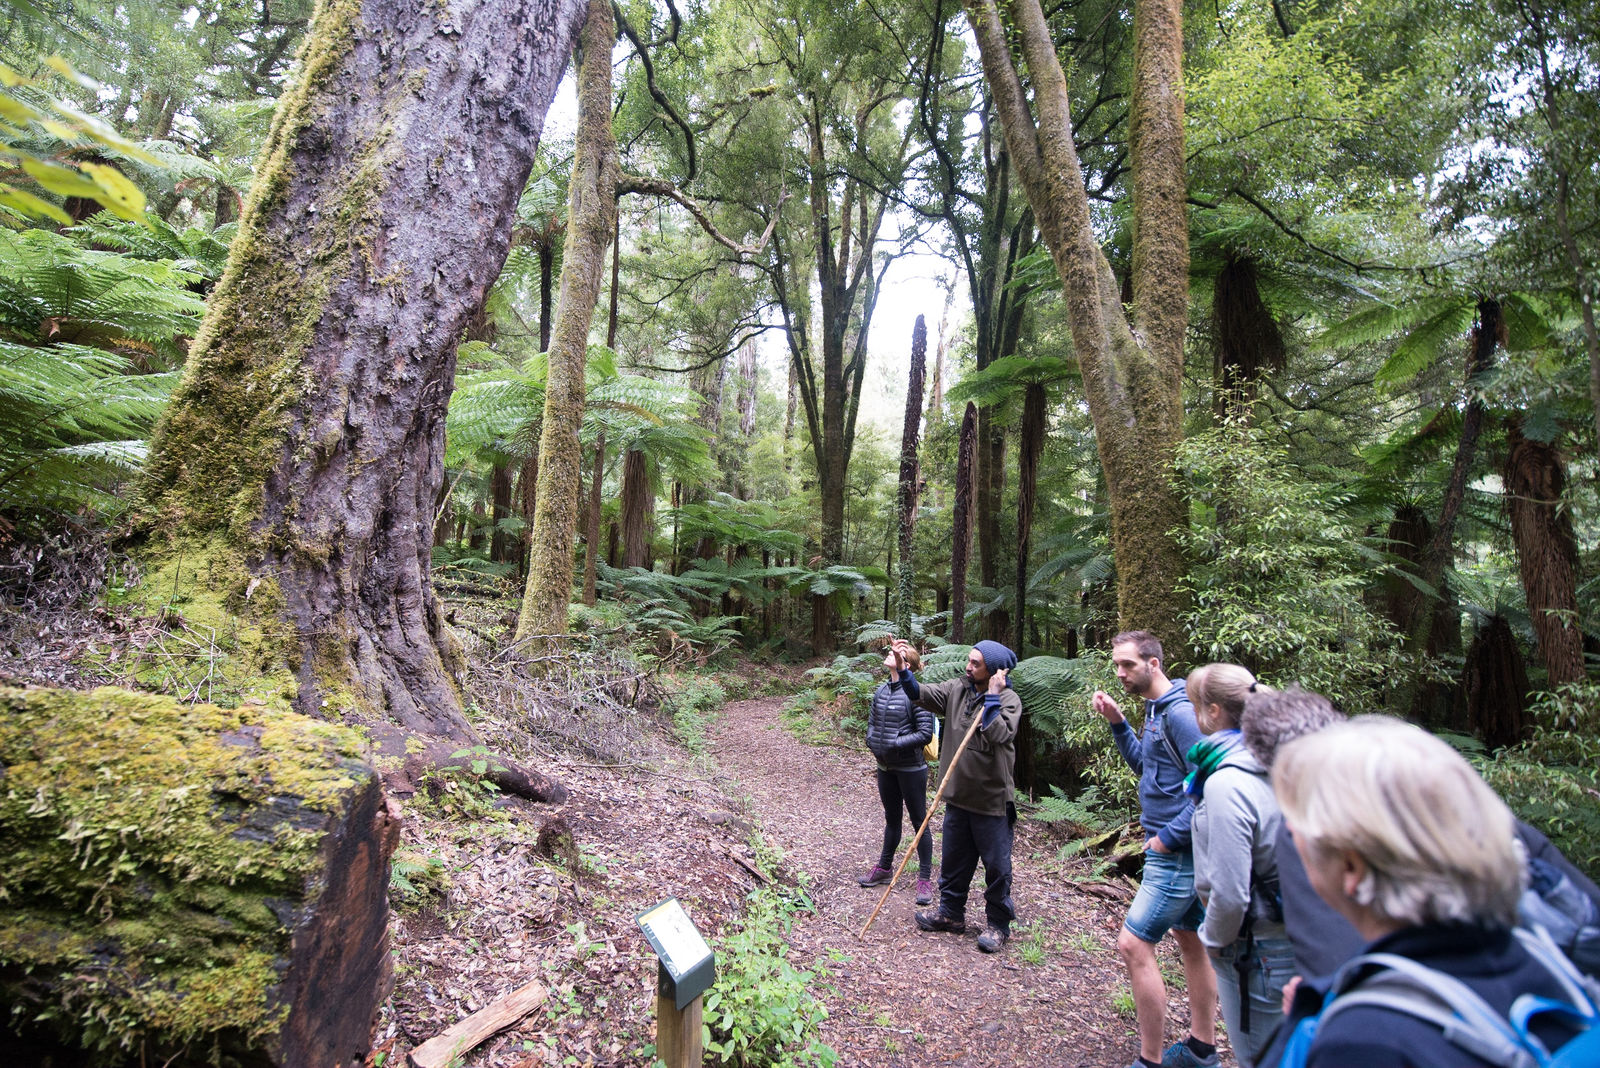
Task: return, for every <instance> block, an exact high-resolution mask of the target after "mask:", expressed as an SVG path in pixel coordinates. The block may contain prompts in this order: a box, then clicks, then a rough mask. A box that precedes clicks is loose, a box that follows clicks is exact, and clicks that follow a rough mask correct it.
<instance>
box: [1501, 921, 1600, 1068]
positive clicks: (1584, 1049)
mask: <svg viewBox="0 0 1600 1068" xmlns="http://www.w3.org/2000/svg"><path fill="white" fill-rule="evenodd" d="M1515 934H1516V936H1517V940H1518V941H1519V942H1521V943H1522V946H1523V948H1524V949H1526V950H1527V951H1528V953H1529V955H1530V956H1532V957H1533V958H1534V959H1535V960H1537V961H1538V962H1539V963H1540V964H1542V965H1544V967H1545V968H1546V969H1547V970H1548V971H1549V972H1550V974H1551V975H1552V976H1554V977H1555V979H1556V980H1557V981H1558V982H1559V983H1560V984H1561V986H1562V989H1563V991H1564V993H1565V995H1566V1000H1565V1001H1562V1000H1558V999H1556V998H1543V997H1536V996H1534V995H1532V994H1523V995H1522V996H1521V997H1519V998H1517V1000H1516V1001H1514V1002H1512V1004H1511V1026H1512V1028H1513V1029H1514V1030H1515V1031H1516V1032H1517V1034H1518V1035H1519V1036H1521V1037H1522V1039H1523V1041H1524V1042H1525V1043H1527V1044H1528V1045H1529V1046H1530V1047H1531V1048H1534V1049H1537V1050H1539V1051H1540V1052H1541V1053H1542V1054H1543V1058H1544V1060H1543V1063H1544V1064H1545V1065H1546V1066H1547V1068H1594V1066H1595V1065H1597V1064H1600V984H1597V983H1596V982H1595V981H1594V980H1593V979H1591V978H1589V977H1588V976H1586V975H1584V974H1583V973H1581V972H1579V971H1578V969H1577V968H1576V967H1574V966H1573V964H1572V962H1571V961H1570V960H1568V959H1567V955H1566V954H1565V953H1563V952H1562V951H1561V950H1560V948H1559V947H1557V946H1556V944H1555V941H1554V940H1553V939H1552V938H1551V937H1550V934H1549V932H1548V931H1545V930H1543V929H1540V928H1535V929H1534V930H1531V931H1530V930H1524V929H1522V928H1518V929H1517V930H1516V932H1515ZM1546 1015H1553V1016H1559V1017H1562V1018H1563V1020H1564V1021H1565V1022H1566V1023H1567V1024H1568V1025H1569V1026H1571V1027H1572V1029H1573V1030H1574V1031H1576V1032H1578V1033H1577V1035H1576V1036H1575V1037H1574V1038H1571V1039H1569V1040H1568V1041H1567V1042H1566V1043H1564V1044H1563V1045H1562V1046H1561V1047H1560V1048H1559V1049H1557V1050H1556V1051H1555V1053H1554V1054H1551V1053H1549V1052H1548V1051H1547V1050H1545V1047H1544V1044H1543V1043H1542V1042H1540V1041H1539V1039H1538V1038H1537V1037H1535V1036H1534V1034H1533V1032H1532V1031H1531V1029H1530V1027H1531V1023H1532V1021H1533V1019H1534V1017H1536V1016H1546Z"/></svg>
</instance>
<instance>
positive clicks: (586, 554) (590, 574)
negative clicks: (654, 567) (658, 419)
mask: <svg viewBox="0 0 1600 1068" xmlns="http://www.w3.org/2000/svg"><path fill="white" fill-rule="evenodd" d="M621 260H622V217H621V216H620V215H618V217H617V222H616V228H615V229H613V230H612V231H611V294H610V297H611V299H610V301H609V304H610V308H609V309H608V311H607V313H606V348H608V349H615V348H616V347H617V302H618V299H619V296H618V292H617V282H618V281H619V275H620V274H621ZM605 473H606V428H605V426H604V425H602V426H601V427H600V432H599V433H598V434H597V435H596V436H595V442H594V482H593V484H592V485H591V486H590V487H589V529H588V530H586V531H585V532H584V538H583V545H584V549H583V603H584V604H587V605H593V604H594V601H595V585H596V581H597V579H598V574H597V572H598V570H599V566H598V565H599V559H600V506H601V500H600V494H601V488H602V485H603V483H604V481H605ZM611 529H612V532H613V535H614V534H615V531H616V528H615V527H612V528H611ZM612 555H613V556H614V555H615V553H613V554H612Z"/></svg>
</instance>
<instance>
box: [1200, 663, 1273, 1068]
mask: <svg viewBox="0 0 1600 1068" xmlns="http://www.w3.org/2000/svg"><path fill="white" fill-rule="evenodd" d="M1188 685H1189V699H1190V700H1191V701H1192V702H1194V708H1195V721H1196V723H1198V725H1199V727H1200V730H1201V731H1202V732H1203V733H1204V734H1205V735H1206V738H1205V739H1204V740H1203V741H1201V742H1199V743H1197V744H1196V745H1195V746H1194V748H1192V749H1191V750H1190V751H1189V762H1190V763H1191V764H1192V765H1194V767H1195V771H1194V773H1193V774H1192V775H1190V777H1189V784H1188V787H1187V789H1188V792H1189V795H1190V797H1191V798H1193V799H1194V802H1195V812H1194V823H1193V824H1192V825H1191V826H1192V830H1193V833H1194V884H1195V890H1196V891H1198V892H1199V894H1200V898H1201V900H1203V901H1204V902H1205V906H1206V912H1205V920H1204V922H1203V923H1201V925H1200V932H1199V933H1200V942H1201V944H1202V945H1204V946H1205V947H1206V952H1207V953H1208V954H1209V955H1210V957H1211V966H1212V968H1213V970H1215V971H1216V973H1217V1000H1218V1002H1219V1003H1220V1004H1221V1007H1222V1018H1223V1020H1224V1021H1225V1022H1226V1023H1227V1025H1228V1038H1229V1041H1231V1042H1232V1043H1233V1052H1234V1056H1235V1057H1237V1058H1238V1061H1239V1064H1240V1066H1241V1068H1254V1065H1255V1064H1256V1062H1257V1061H1258V1060H1259V1059H1260V1055H1261V1053H1262V1051H1263V1049H1264V1048H1265V1046H1266V1044H1267V1040H1268V1038H1269V1037H1270V1036H1271V1035H1272V1033H1273V1031H1274V1029H1276V1027H1277V1026H1278V1023H1279V1022H1280V1021H1281V1020H1282V1019H1283V987H1284V984H1285V983H1287V982H1288V981H1289V978H1290V976H1292V975H1293V974H1294V948H1293V946H1292V945H1291V944H1290V942H1289V939H1288V935H1287V933H1286V932H1285V931H1284V927H1283V909H1282V905H1281V900H1280V897H1279V892H1278V865H1277V860H1276V859H1275V850H1274V845H1275V842H1276V840H1277V835H1278V826H1279V823H1280V822H1281V818H1282V817H1281V816H1280V814H1279V810H1278V802H1277V800H1276V798H1274V797H1273V793H1272V785H1271V783H1270V782H1269V781H1268V779H1267V772H1266V769H1265V768H1263V767H1262V766H1261V764H1260V763H1259V762H1258V761H1257V760H1256V758H1255V757H1254V756H1253V755H1252V754H1251V752H1250V750H1249V749H1248V748H1246V747H1245V744H1244V739H1243V738H1242V737H1241V735H1240V733H1239V718H1240V715H1241V713H1243V711H1244V706H1245V701H1246V699H1247V698H1248V697H1249V696H1250V695H1251V694H1252V693H1254V692H1257V691H1260V690H1265V687H1263V686H1260V685H1259V684H1258V683H1257V682H1256V678H1255V676H1254V675H1252V674H1251V673H1250V672H1249V671H1248V670H1246V669H1245V668H1242V667H1240V666H1239V665H1238V664H1207V665H1206V666H1205V667H1202V668H1199V669H1197V670H1195V671H1193V672H1191V673H1190V675H1189V683H1188Z"/></svg>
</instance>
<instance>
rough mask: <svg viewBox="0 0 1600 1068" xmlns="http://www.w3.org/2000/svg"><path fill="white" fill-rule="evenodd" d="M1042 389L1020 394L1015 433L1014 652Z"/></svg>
mask: <svg viewBox="0 0 1600 1068" xmlns="http://www.w3.org/2000/svg"><path fill="white" fill-rule="evenodd" d="M1045 400H1046V397H1045V391H1044V387H1043V386H1041V385H1039V384H1038V383H1037V382H1035V383H1032V384H1030V385H1029V386H1028V389H1027V392H1025V393H1024V394H1023V397H1022V427H1021V429H1020V430H1019V431H1018V434H1017V587H1016V597H1015V598H1014V599H1015V601H1016V612H1017V626H1016V636H1017V655H1018V656H1021V655H1022V650H1023V637H1024V634H1025V633H1026V632H1025V631H1024V630H1023V629H1022V628H1023V626H1024V625H1025V624H1026V622H1027V618H1028V553H1029V549H1030V546H1031V544H1032V540H1033V508H1034V502H1035V500H1036V499H1037V495H1038V488H1039V456H1040V454H1041V453H1042V452H1043V451H1044V429H1045Z"/></svg>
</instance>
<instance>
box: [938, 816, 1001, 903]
mask: <svg viewBox="0 0 1600 1068" xmlns="http://www.w3.org/2000/svg"><path fill="white" fill-rule="evenodd" d="M1009 807H1010V806H1007V808H1008V809H1009ZM980 860H981V861H983V874H984V878H985V879H986V880H987V881H988V885H987V886H986V887H985V888H984V891H983V911H984V915H985V917H986V918H987V919H988V921H989V926H991V927H998V928H999V929H1000V930H1002V931H1009V930H1011V921H1012V920H1014V919H1016V918H1017V910H1016V909H1015V908H1013V907H1012V904H1011V817H1010V816H984V815H981V814H979V813H977V812H969V811H967V810H966V809H964V808H957V807H956V806H955V805H947V806H946V807H945V810H944V855H943V857H942V858H941V859H940V861H939V911H940V912H942V913H944V914H945V915H946V916H948V917H950V918H951V919H953V920H965V919H966V918H967V889H968V888H969V887H970V886H971V885H972V876H973V873H974V872H976V871H977V870H978V861H980Z"/></svg>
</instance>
